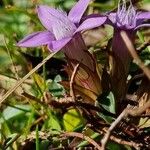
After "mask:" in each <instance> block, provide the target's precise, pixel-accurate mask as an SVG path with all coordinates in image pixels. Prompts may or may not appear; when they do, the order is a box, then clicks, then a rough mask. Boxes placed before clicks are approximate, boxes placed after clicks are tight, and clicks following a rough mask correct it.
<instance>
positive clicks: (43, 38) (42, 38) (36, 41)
mask: <svg viewBox="0 0 150 150" xmlns="http://www.w3.org/2000/svg"><path fill="white" fill-rule="evenodd" d="M53 40H54V36H53V34H52V33H51V32H49V31H43V32H41V31H39V32H35V33H32V34H30V35H28V36H26V37H25V38H24V39H22V40H21V41H19V42H18V43H17V46H21V47H36V46H41V45H46V44H48V43H50V42H51V41H53Z"/></svg>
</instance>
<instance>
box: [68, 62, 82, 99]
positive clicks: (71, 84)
mask: <svg viewBox="0 0 150 150" xmlns="http://www.w3.org/2000/svg"><path fill="white" fill-rule="evenodd" d="M79 65H80V64H79V63H78V64H77V65H76V66H75V67H74V70H73V73H72V75H71V79H70V96H71V97H72V99H73V101H75V95H74V87H73V83H74V79H75V76H76V73H77V71H78V68H79Z"/></svg>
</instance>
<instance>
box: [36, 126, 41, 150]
mask: <svg viewBox="0 0 150 150" xmlns="http://www.w3.org/2000/svg"><path fill="white" fill-rule="evenodd" d="M36 150H40V143H39V127H38V125H37V126H36Z"/></svg>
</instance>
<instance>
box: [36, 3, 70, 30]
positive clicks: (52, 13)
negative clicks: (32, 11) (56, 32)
mask: <svg viewBox="0 0 150 150" xmlns="http://www.w3.org/2000/svg"><path fill="white" fill-rule="evenodd" d="M37 12H38V17H39V19H40V21H41V23H42V24H43V26H44V27H45V28H46V29H47V30H49V31H51V32H52V22H55V21H56V19H57V18H62V19H63V18H66V16H67V15H66V14H65V13H64V12H61V11H59V10H57V9H54V8H51V7H48V6H46V5H40V6H37ZM65 15H66V16H65Z"/></svg>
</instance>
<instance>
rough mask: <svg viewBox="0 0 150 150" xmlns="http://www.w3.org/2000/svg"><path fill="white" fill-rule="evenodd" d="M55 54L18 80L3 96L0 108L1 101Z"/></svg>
mask: <svg viewBox="0 0 150 150" xmlns="http://www.w3.org/2000/svg"><path fill="white" fill-rule="evenodd" d="M56 53H57V52H54V53H51V54H50V55H48V56H47V57H46V58H45V59H44V60H43V61H42V62H41V63H39V64H38V65H37V66H36V67H35V68H33V69H32V70H31V71H30V72H29V73H28V74H27V75H25V76H24V77H23V78H22V79H21V80H19V81H18V82H17V83H16V85H15V86H13V87H12V88H11V89H10V90H8V91H7V92H6V94H4V95H3V97H2V98H1V99H0V106H1V103H2V102H3V101H5V99H6V98H8V96H10V95H11V93H13V92H14V91H15V90H16V89H17V88H18V87H19V86H20V85H21V84H22V83H23V82H24V81H25V80H26V79H28V78H29V77H30V76H31V75H32V74H33V73H34V72H35V71H37V70H38V69H39V68H40V67H41V66H42V65H43V64H45V63H46V62H47V61H48V60H49V59H50V58H52V57H53V56H54V55H55V54H56Z"/></svg>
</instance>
